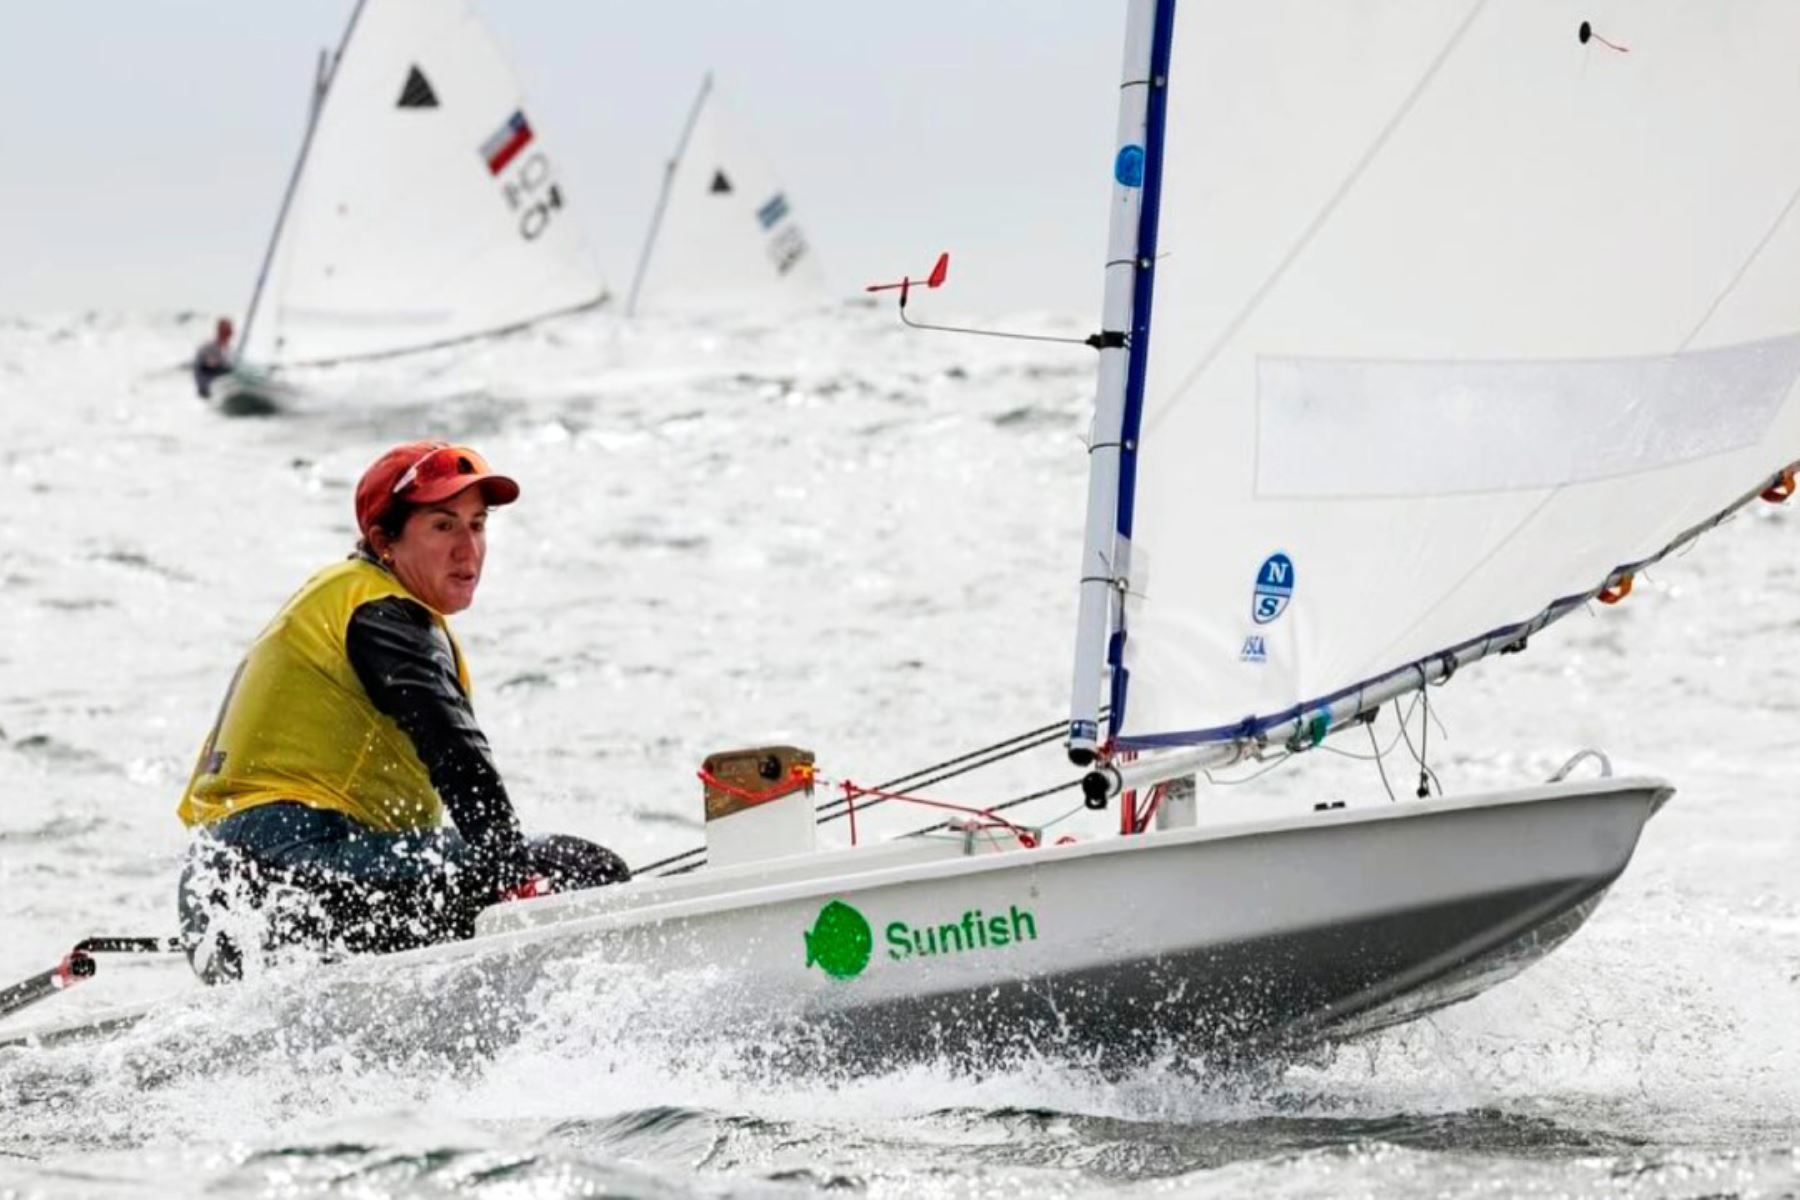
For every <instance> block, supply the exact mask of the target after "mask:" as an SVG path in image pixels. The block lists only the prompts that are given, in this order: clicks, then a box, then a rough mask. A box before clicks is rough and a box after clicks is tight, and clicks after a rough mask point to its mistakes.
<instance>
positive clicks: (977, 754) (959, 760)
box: [818, 721, 1069, 815]
mask: <svg viewBox="0 0 1800 1200" xmlns="http://www.w3.org/2000/svg"><path fill="white" fill-rule="evenodd" d="M1068 730H1069V723H1068V722H1067V721H1057V722H1055V723H1053V724H1050V725H1045V726H1043V727H1042V728H1039V729H1033V730H1031V731H1030V732H1029V733H1021V734H1017V735H1015V736H1013V737H1010V738H1007V739H1006V740H1005V741H1001V742H995V743H994V744H993V745H991V746H984V747H983V748H982V749H980V750H971V751H969V753H967V754H959V755H957V756H956V757H955V758H947V759H945V760H944V761H943V762H941V763H935V764H933V765H932V766H929V767H921V768H920V769H919V770H917V771H909V772H908V773H907V774H905V775H900V776H897V777H895V778H893V779H890V780H888V781H887V782H886V783H878V784H876V785H875V790H876V791H881V792H892V791H896V790H898V789H900V788H904V787H913V786H918V787H925V786H929V785H930V784H933V783H942V782H943V781H944V780H946V779H952V778H954V777H955V776H957V775H964V774H967V773H968V772H970V771H974V770H977V769H979V768H981V767H985V766H991V765H992V764H994V763H997V762H1000V761H1001V760H1002V759H1006V758H1010V757H1012V756H1013V755H1014V754H1023V753H1024V752H1025V751H1027V750H1035V749H1037V748H1038V747H1039V746H1043V745H1046V744H1048V743H1049V742H1051V741H1054V740H1056V739H1057V738H1060V737H1062V736H1063V735H1064V734H1065V733H1067V732H1068ZM1027 739H1032V740H1031V741H1030V742H1029V743H1028V744H1026V745H1019V744H1018V743H1020V742H1025V741H1026V740H1027ZM1008 747H1011V749H1008ZM996 751H1004V753H995V752H996ZM988 754H993V757H992V758H983V756H984V755H988ZM974 758H983V760H982V761H981V762H969V760H970V759H974ZM963 763H969V765H968V766H966V767H962V769H961V770H957V771H952V772H950V773H949V774H947V775H940V776H938V778H936V779H930V780H925V782H924V783H920V782H919V781H920V780H922V779H924V777H925V776H927V775H931V774H933V773H935V772H937V771H942V770H944V769H946V768H948V767H956V766H960V765H961V764H963ZM848 806H849V801H847V800H831V801H827V802H826V803H824V804H821V805H820V806H819V810H818V811H819V814H820V815H823V814H825V813H829V812H833V811H834V810H836V809H839V808H846V807H848ZM865 807H867V806H865Z"/></svg>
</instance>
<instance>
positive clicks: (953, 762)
mask: <svg viewBox="0 0 1800 1200" xmlns="http://www.w3.org/2000/svg"><path fill="white" fill-rule="evenodd" d="M1105 712H1106V710H1105V708H1104V707H1102V709H1101V715H1105ZM1068 727H1069V723H1068V722H1067V721H1066V720H1063V721H1053V722H1051V723H1050V724H1048V725H1043V726H1040V727H1039V728H1037V729H1032V730H1028V731H1027V732H1025V733H1019V734H1014V735H1013V736H1012V737H1009V738H1006V739H1003V740H1002V741H998V742H995V743H994V744H993V745H991V746H984V747H982V748H981V749H979V750H971V751H969V752H968V753H967V754H959V755H957V756H956V757H955V758H947V759H945V760H944V761H943V762H940V763H936V764H934V765H932V766H929V767H923V768H921V769H919V770H917V771H913V772H911V773H909V774H906V775H900V776H896V777H895V778H893V779H890V780H888V781H887V782H886V783H882V784H878V785H876V790H877V791H884V792H887V791H894V790H896V789H898V788H901V787H908V786H919V787H929V786H930V785H931V784H934V783H941V782H943V781H944V780H945V779H951V778H954V777H955V776H957V775H962V774H966V773H967V772H969V771H973V770H976V769H978V768H980V767H985V766H991V765H992V764H994V763H996V762H999V761H1001V760H1002V759H1005V758H1009V757H1011V755H1013V754H1022V753H1024V752H1025V751H1027V750H1034V749H1036V748H1038V747H1039V746H1045V745H1048V744H1050V743H1051V742H1053V741H1056V740H1057V739H1059V738H1061V737H1062V736H1063V734H1064V733H1066V732H1067V731H1068ZM1027 739H1037V740H1035V741H1032V742H1030V744H1029V745H1024V746H1019V745H1017V743H1019V742H1022V741H1026V740H1027ZM1007 747H1014V749H1012V750H1010V751H1008V752H1007V753H1004V754H995V753H994V752H995V751H1000V750H1006V749H1007ZM988 754H993V755H994V756H993V757H992V758H985V759H983V761H981V762H977V763H970V765H968V766H967V767H964V768H963V769H962V770H958V771H951V772H949V773H948V774H945V775H942V776H939V777H938V778H936V779H927V780H924V782H923V783H919V782H917V781H918V780H920V779H922V778H923V777H924V776H927V775H930V774H932V773H933V772H935V771H942V770H944V769H946V768H948V767H955V766H959V765H961V764H963V763H969V760H970V759H975V758H982V756H983V755H988ZM1076 782H1078V783H1079V782H1080V781H1079V780H1077V781H1076ZM849 803H850V802H849V801H848V800H841V799H840V800H832V801H830V802H828V803H826V804H823V805H821V806H820V807H819V810H818V812H819V813H823V814H830V815H828V816H827V817H825V819H823V820H819V821H817V822H816V823H817V824H820V825H823V824H825V823H826V821H827V820H836V819H837V818H838V817H839V816H844V815H847V814H848V811H849ZM879 803H880V801H879V800H870V801H869V802H867V803H866V804H864V805H863V807H864V808H873V807H874V806H875V805H876V804H879ZM1009 803H1010V802H1009ZM837 809H842V810H843V811H842V812H834V811H833V810H837ZM987 811H989V812H993V811H998V810H996V809H988V810H987ZM815 815H817V814H815ZM939 828H941V826H940V827H939ZM705 853H706V847H705V846H704V845H700V846H694V847H692V848H691V849H687V850H683V851H682V852H681V853H679V854H671V855H670V856H669V857H667V858H659V859H657V860H656V861H655V862H651V863H645V864H644V865H643V866H641V867H638V868H637V869H636V870H634V871H633V872H632V874H633V875H642V874H645V873H647V872H650V871H656V870H661V869H663V868H667V867H671V866H673V865H674V864H676V863H680V862H685V861H686V860H687V859H690V858H694V857H696V856H698V855H703V854H705ZM704 865H705V860H704V859H702V860H701V861H700V862H696V863H691V864H689V865H688V866H684V867H678V868H676V869H674V870H665V871H663V873H664V874H666V875H679V874H682V873H683V872H685V871H691V870H693V869H694V868H696V867H700V866H704Z"/></svg>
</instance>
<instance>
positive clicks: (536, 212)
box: [500, 151, 563, 242]
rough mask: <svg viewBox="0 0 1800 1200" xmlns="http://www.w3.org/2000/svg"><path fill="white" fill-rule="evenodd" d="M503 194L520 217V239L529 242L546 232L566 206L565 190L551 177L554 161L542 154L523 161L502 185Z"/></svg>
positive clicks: (528, 157)
mask: <svg viewBox="0 0 1800 1200" xmlns="http://www.w3.org/2000/svg"><path fill="white" fill-rule="evenodd" d="M500 194H501V195H503V196H505V197H506V203H507V207H509V208H511V209H512V211H513V212H515V213H517V214H518V216H519V236H520V237H522V238H524V239H525V240H526V241H528V242H530V241H535V240H536V239H537V236H538V235H539V234H541V233H543V232H544V228H545V227H546V226H547V225H549V224H550V218H551V216H552V215H554V214H555V213H556V211H557V210H558V209H560V208H562V206H563V197H562V188H561V187H560V186H558V185H557V183H556V181H555V180H554V179H552V178H551V177H550V160H549V158H547V157H546V156H545V155H544V153H543V152H542V151H537V152H535V153H532V154H527V155H525V156H524V157H522V158H521V159H520V160H519V166H518V169H517V170H515V171H513V172H511V178H508V179H503V180H501V181H500Z"/></svg>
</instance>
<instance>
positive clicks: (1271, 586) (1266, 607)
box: [1250, 552, 1294, 625]
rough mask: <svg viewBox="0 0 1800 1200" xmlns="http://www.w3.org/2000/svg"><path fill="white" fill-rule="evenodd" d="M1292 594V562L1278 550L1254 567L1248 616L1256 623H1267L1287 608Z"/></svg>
mask: <svg viewBox="0 0 1800 1200" xmlns="http://www.w3.org/2000/svg"><path fill="white" fill-rule="evenodd" d="M1293 596H1294V564H1293V561H1292V560H1291V559H1289V558H1288V556H1287V555H1285V554H1281V553H1279V552H1277V553H1275V554H1271V555H1269V557H1267V558H1265V559H1263V562H1262V566H1260V567H1258V568H1256V588H1255V590H1254V591H1253V592H1252V594H1251V600H1250V616H1251V619H1252V620H1254V621H1255V622H1256V623H1257V624H1258V625H1267V624H1268V623H1269V622H1270V621H1273V620H1274V619H1275V618H1276V617H1279V616H1280V615H1281V614H1282V613H1283V612H1285V611H1286V610H1287V606H1288V601H1289V600H1291V599H1293Z"/></svg>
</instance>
